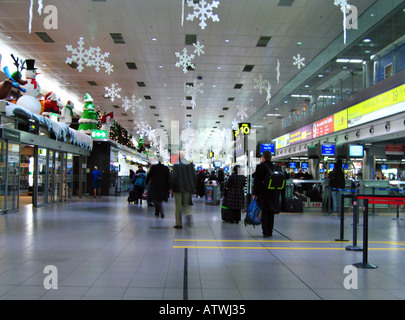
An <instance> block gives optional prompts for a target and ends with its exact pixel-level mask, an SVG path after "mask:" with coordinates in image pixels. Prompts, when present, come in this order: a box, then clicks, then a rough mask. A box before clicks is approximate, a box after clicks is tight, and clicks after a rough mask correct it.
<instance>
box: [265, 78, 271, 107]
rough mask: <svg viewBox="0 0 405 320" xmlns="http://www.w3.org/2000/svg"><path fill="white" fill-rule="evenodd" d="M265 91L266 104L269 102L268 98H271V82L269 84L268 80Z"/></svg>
mask: <svg viewBox="0 0 405 320" xmlns="http://www.w3.org/2000/svg"><path fill="white" fill-rule="evenodd" d="M266 93H267V96H266V101H267V104H270V99H271V84H270V82H269V84H268V86H267V88H266Z"/></svg>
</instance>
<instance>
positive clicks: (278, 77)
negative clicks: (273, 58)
mask: <svg viewBox="0 0 405 320" xmlns="http://www.w3.org/2000/svg"><path fill="white" fill-rule="evenodd" d="M276 71H277V83H280V76H281V72H280V59H277V68H276Z"/></svg>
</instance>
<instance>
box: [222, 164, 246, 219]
mask: <svg viewBox="0 0 405 320" xmlns="http://www.w3.org/2000/svg"><path fill="white" fill-rule="evenodd" d="M239 169H240V166H239V165H235V166H234V167H233V170H232V174H231V176H230V177H229V178H228V180H227V181H226V184H225V185H224V201H223V206H225V207H226V208H228V210H227V212H228V214H227V215H226V217H225V221H228V222H230V223H239V221H240V217H241V210H242V209H243V208H244V206H245V191H244V188H245V185H246V177H245V176H244V175H240V174H239V171H240V170H239Z"/></svg>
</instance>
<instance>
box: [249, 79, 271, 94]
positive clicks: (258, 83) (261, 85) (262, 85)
mask: <svg viewBox="0 0 405 320" xmlns="http://www.w3.org/2000/svg"><path fill="white" fill-rule="evenodd" d="M253 82H254V83H255V85H254V88H255V89H257V90H259V92H260V94H262V93H263V90H266V88H267V86H268V83H269V81H268V80H264V79H263V76H262V75H261V74H260V75H259V76H258V77H257V78H255V79H253Z"/></svg>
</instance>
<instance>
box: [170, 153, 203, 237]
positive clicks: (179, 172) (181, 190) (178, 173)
mask: <svg viewBox="0 0 405 320" xmlns="http://www.w3.org/2000/svg"><path fill="white" fill-rule="evenodd" d="M182 155H184V153H183V151H180V157H179V163H178V164H175V165H174V166H173V172H172V176H171V187H170V189H171V190H172V192H173V193H174V199H175V215H176V224H175V225H174V228H176V229H181V228H182V227H183V223H182V212H183V211H184V213H185V215H186V224H187V226H191V224H192V216H191V211H190V205H189V204H190V197H191V194H192V192H194V191H195V189H196V180H197V179H196V174H195V171H194V166H193V164H192V163H190V164H184V163H183V162H182V159H184V157H183V156H182Z"/></svg>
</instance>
